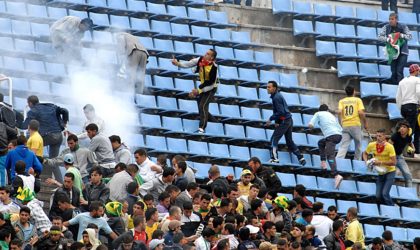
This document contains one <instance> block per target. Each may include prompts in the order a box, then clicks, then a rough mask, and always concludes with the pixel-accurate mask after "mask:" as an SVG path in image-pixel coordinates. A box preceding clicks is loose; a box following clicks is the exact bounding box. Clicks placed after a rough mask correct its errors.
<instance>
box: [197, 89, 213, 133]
mask: <svg viewBox="0 0 420 250" xmlns="http://www.w3.org/2000/svg"><path fill="white" fill-rule="evenodd" d="M216 91H217V88H214V89H212V90H210V91H208V92H204V93H201V94H200V96H199V97H198V114H199V115H200V124H199V125H198V126H199V128H202V129H206V127H207V122H208V121H209V120H210V121H216V118H214V117H213V116H212V115H211V114H210V113H209V105H210V102H211V101H212V100H213V97H214V95H215V94H216Z"/></svg>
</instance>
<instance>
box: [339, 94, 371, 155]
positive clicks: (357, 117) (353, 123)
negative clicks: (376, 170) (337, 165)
mask: <svg viewBox="0 0 420 250" xmlns="http://www.w3.org/2000/svg"><path fill="white" fill-rule="evenodd" d="M345 91H346V94H347V97H345V98H343V99H341V100H340V101H339V102H338V113H339V115H338V118H339V120H340V123H341V127H342V128H343V132H342V139H341V145H340V148H339V149H338V153H337V156H336V157H337V158H345V157H346V154H347V150H348V148H349V146H350V143H351V140H354V146H355V152H354V159H355V160H360V159H361V156H362V136H363V135H362V128H361V125H362V124H363V127H364V129H365V130H367V129H368V125H367V121H366V116H365V107H364V106H363V102H362V100H361V99H360V98H358V97H355V95H356V92H355V90H354V88H353V87H350V86H347V87H346V89H345Z"/></svg>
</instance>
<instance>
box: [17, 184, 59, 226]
mask: <svg viewBox="0 0 420 250" xmlns="http://www.w3.org/2000/svg"><path fill="white" fill-rule="evenodd" d="M16 199H18V200H20V201H22V204H23V205H24V206H27V207H28V208H29V209H30V210H31V217H32V218H33V220H34V222H35V226H36V228H37V229H38V232H42V233H44V232H45V231H48V230H50V227H51V226H52V224H51V221H50V219H49V218H48V216H47V215H46V214H45V212H44V209H42V207H43V206H44V203H43V202H42V201H39V200H38V199H36V198H35V193H34V192H33V191H32V190H30V189H29V188H24V189H20V190H18V195H17V196H16Z"/></svg>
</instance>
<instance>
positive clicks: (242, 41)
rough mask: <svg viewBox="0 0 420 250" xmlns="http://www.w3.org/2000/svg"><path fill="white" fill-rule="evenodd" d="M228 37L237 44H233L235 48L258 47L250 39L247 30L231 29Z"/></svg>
mask: <svg viewBox="0 0 420 250" xmlns="http://www.w3.org/2000/svg"><path fill="white" fill-rule="evenodd" d="M230 34H231V37H230V39H231V40H232V41H233V42H237V43H238V44H236V45H234V46H233V47H234V48H237V49H251V48H256V47H259V45H257V44H254V43H253V42H252V41H251V34H250V33H249V32H248V31H231V32H230Z"/></svg>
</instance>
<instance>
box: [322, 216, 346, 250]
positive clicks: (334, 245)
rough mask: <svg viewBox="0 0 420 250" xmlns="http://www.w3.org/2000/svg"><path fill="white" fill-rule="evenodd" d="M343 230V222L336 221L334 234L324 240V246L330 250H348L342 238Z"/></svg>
mask: <svg viewBox="0 0 420 250" xmlns="http://www.w3.org/2000/svg"><path fill="white" fill-rule="evenodd" d="M343 228H344V225H343V221H342V220H336V221H334V223H333V232H332V233H330V234H329V235H327V236H326V237H325V238H324V244H325V246H326V247H327V249H328V250H341V249H345V248H346V247H345V244H344V241H343V240H342V239H341V238H340V234H341V232H343Z"/></svg>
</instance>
